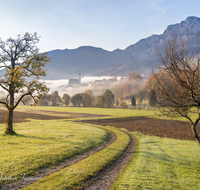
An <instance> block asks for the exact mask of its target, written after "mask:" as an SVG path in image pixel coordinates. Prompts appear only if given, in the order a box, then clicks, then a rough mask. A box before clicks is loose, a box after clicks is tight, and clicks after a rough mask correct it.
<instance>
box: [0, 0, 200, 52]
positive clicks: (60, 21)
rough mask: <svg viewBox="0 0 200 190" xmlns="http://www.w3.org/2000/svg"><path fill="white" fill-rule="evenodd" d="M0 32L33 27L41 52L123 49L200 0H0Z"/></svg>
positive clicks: (192, 11) (194, 11) (190, 12)
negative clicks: (82, 47)
mask: <svg viewBox="0 0 200 190" xmlns="http://www.w3.org/2000/svg"><path fill="white" fill-rule="evenodd" d="M0 7H1V9H0V38H1V39H2V40H4V41H5V40H6V39H8V38H9V37H11V38H14V39H15V38H17V35H18V34H24V33H26V32H29V33H34V32H37V33H38V35H39V36H40V42H39V43H38V44H37V46H38V48H39V49H40V52H46V51H51V50H55V49H66V48H67V49H75V48H78V47H80V46H94V47H100V48H103V49H105V50H108V51H113V50H115V49H117V48H119V49H125V48H126V47H128V46H129V45H132V44H134V43H136V42H138V41H139V40H140V39H143V38H147V37H149V36H151V35H152V34H162V33H163V32H164V30H165V29H166V28H167V26H168V25H171V24H176V23H180V22H181V21H183V20H185V19H186V18H187V17H188V16H196V17H200V11H199V7H200V1H199V0H190V1H188V0H0Z"/></svg>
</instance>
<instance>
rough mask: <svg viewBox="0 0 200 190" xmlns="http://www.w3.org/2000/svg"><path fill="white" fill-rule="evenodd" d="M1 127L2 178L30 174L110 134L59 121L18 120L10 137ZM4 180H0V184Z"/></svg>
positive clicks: (78, 151)
mask: <svg viewBox="0 0 200 190" xmlns="http://www.w3.org/2000/svg"><path fill="white" fill-rule="evenodd" d="M4 127H5V126H4V125H0V152H1V155H0V158H1V159H0V173H1V174H3V177H9V176H15V175H17V178H20V176H21V175H20V174H22V173H26V176H27V175H29V174H33V173H34V171H35V170H37V169H39V168H42V167H46V166H49V165H55V164H56V163H58V162H60V161H62V160H64V159H67V158H70V157H72V156H74V155H76V154H79V153H82V152H85V151H87V150H89V149H91V148H93V147H96V146H99V144H100V143H102V142H105V141H106V140H107V139H108V138H109V136H110V135H109V133H108V132H106V131H105V130H102V129H100V128H96V127H93V126H91V125H90V126H89V125H86V124H81V123H72V122H65V121H63V120H48V121H39V120H32V121H31V122H26V123H18V124H15V129H16V132H17V133H18V134H19V135H13V136H6V135H4V134H3V133H4V130H5V129H4ZM21 177H22V176H21ZM8 182H9V181H4V180H0V185H2V184H3V183H8Z"/></svg>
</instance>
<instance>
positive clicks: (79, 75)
mask: <svg viewBox="0 0 200 190" xmlns="http://www.w3.org/2000/svg"><path fill="white" fill-rule="evenodd" d="M79 85H81V70H80V69H79Z"/></svg>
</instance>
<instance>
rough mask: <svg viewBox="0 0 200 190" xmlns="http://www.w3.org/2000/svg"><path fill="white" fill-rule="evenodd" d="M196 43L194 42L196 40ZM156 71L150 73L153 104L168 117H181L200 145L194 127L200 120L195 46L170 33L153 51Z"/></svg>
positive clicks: (199, 63)
mask: <svg viewBox="0 0 200 190" xmlns="http://www.w3.org/2000/svg"><path fill="white" fill-rule="evenodd" d="M196 42H198V40H197V41H196ZM157 52H158V57H159V62H160V63H161V65H160V67H159V71H158V72H157V73H156V74H154V76H155V78H156V81H157V85H155V90H156V95H157V103H158V104H159V105H160V107H161V111H162V113H164V114H167V115H168V116H171V117H178V116H181V117H184V118H187V119H188V120H189V121H190V123H191V129H192V131H193V133H194V137H195V139H196V141H197V142H198V144H199V145H200V137H199V135H198V131H197V124H198V122H199V120H200V110H199V109H200V56H199V46H198V43H196V44H195V46H194V44H192V43H190V42H189V40H186V39H185V38H184V36H183V35H181V34H175V33H172V34H171V35H170V37H169V38H168V41H167V42H166V43H165V44H164V45H162V46H161V47H159V48H158V49H157Z"/></svg>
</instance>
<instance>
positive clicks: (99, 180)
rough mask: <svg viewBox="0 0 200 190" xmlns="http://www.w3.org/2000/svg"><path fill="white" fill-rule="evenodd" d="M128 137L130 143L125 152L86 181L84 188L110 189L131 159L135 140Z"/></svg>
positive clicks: (89, 189)
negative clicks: (86, 184)
mask: <svg viewBox="0 0 200 190" xmlns="http://www.w3.org/2000/svg"><path fill="white" fill-rule="evenodd" d="M128 135H129V137H130V139H131V141H130V143H129V145H128V147H127V148H126V150H125V151H124V152H123V153H122V155H121V156H119V157H118V158H117V159H116V160H115V161H114V162H113V163H112V164H111V165H109V166H108V167H106V168H104V169H103V170H102V171H101V172H100V173H99V174H98V175H97V176H96V177H95V178H92V179H90V180H89V181H88V186H87V187H86V189H87V190H108V189H110V187H111V185H112V183H113V182H114V181H115V180H116V178H117V176H118V175H119V174H120V173H121V172H122V170H123V169H124V168H125V167H126V166H127V164H128V163H129V162H130V160H131V158H132V157H133V154H134V151H135V148H136V144H137V140H136V139H135V138H134V137H133V136H132V135H131V134H128ZM90 184H91V185H90Z"/></svg>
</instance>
